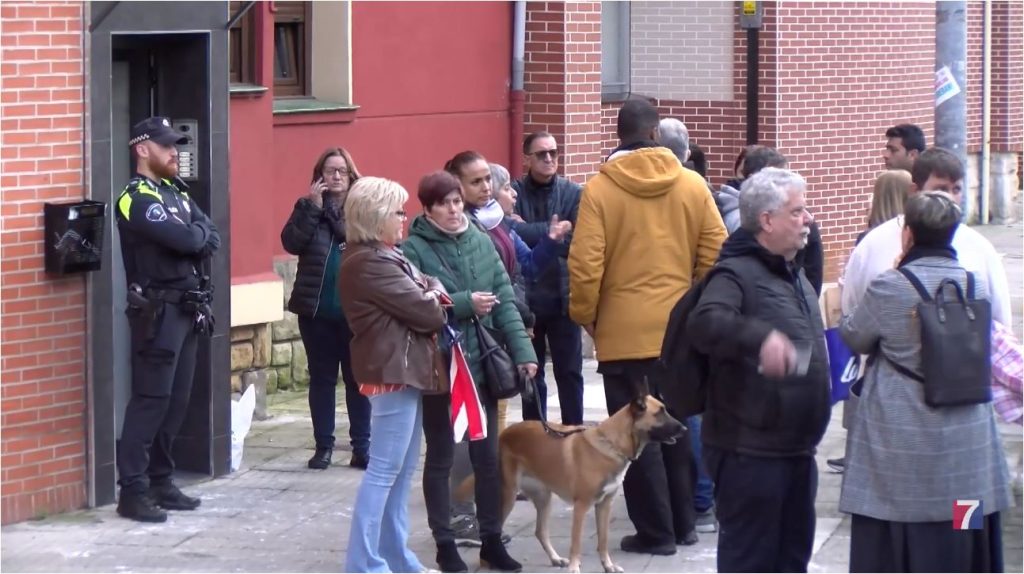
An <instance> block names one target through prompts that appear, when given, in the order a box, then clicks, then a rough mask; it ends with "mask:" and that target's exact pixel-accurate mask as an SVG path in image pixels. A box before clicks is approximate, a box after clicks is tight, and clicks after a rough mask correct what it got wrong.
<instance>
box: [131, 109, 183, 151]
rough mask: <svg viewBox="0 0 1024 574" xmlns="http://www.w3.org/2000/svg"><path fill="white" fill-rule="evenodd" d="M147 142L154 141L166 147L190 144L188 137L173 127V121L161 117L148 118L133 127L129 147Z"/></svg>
mask: <svg viewBox="0 0 1024 574" xmlns="http://www.w3.org/2000/svg"><path fill="white" fill-rule="evenodd" d="M146 140H153V141H155V142H156V143H158V144H160V145H164V146H167V145H171V144H177V145H183V144H186V143H188V137H186V136H185V135H184V134H182V133H181V132H179V131H177V130H175V129H174V128H172V127H171V120H169V119H167V118H163V117H160V116H154V117H151V118H146V119H144V120H142V121H141V122H139V123H137V124H135V125H134V126H132V133H131V138H130V139H129V140H128V145H129V146H133V145H135V144H137V143H140V142H144V141H146Z"/></svg>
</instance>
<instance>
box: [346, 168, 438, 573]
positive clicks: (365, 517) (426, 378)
mask: <svg viewBox="0 0 1024 574" xmlns="http://www.w3.org/2000/svg"><path fill="white" fill-rule="evenodd" d="M408 198H409V194H408V193H407V192H406V191H405V189H403V188H402V186H400V185H398V184H397V183H395V182H393V181H390V180H387V179H382V178H378V177H366V178H363V179H360V180H359V181H358V182H356V183H355V185H353V186H352V189H351V191H349V195H348V199H347V200H346V201H345V213H346V215H347V217H348V222H347V223H348V249H346V250H345V254H344V257H343V258H342V262H341V271H340V272H339V286H338V287H339V291H340V296H341V306H342V308H343V309H344V311H345V316H346V317H347V318H348V321H349V325H350V326H351V328H352V343H351V351H352V356H354V357H359V358H360V360H359V361H353V364H352V369H353V371H354V372H355V378H356V381H357V382H358V384H359V392H360V393H361V394H363V395H365V396H367V397H369V400H370V404H371V424H370V452H369V454H370V461H369V466H368V467H367V469H366V474H365V475H364V476H363V482H362V484H360V485H359V492H358V494H357V495H356V501H355V505H354V507H353V512H352V524H351V530H350V531H349V543H348V558H347V561H346V563H345V571H346V572H424V571H426V569H425V568H424V567H423V563H421V562H420V561H419V559H418V558H417V557H416V555H415V554H414V553H413V552H412V551H411V550H410V549H409V547H408V544H407V541H408V538H409V511H408V508H409V488H410V486H411V485H412V477H413V473H414V472H415V470H416V463H417V462H418V461H419V456H420V442H421V437H422V426H421V425H422V420H423V410H422V406H421V399H422V397H423V395H425V394H436V393H444V392H446V391H447V388H446V387H447V385H446V384H445V383H444V382H443V379H442V378H441V376H440V374H439V373H438V371H437V369H436V368H435V366H436V364H437V363H436V362H435V355H436V353H437V352H438V350H437V344H436V342H435V339H436V337H435V333H437V331H438V330H439V329H441V327H443V326H444V324H445V321H446V315H445V311H444V308H443V305H444V303H443V301H449V299H448V296H447V294H446V293H445V291H444V287H443V286H442V285H441V283H440V282H439V281H438V280H437V279H434V278H431V277H427V276H425V275H423V274H422V273H420V272H419V271H418V270H417V269H416V267H414V266H413V265H412V264H411V263H410V262H409V260H408V259H406V258H405V256H403V255H402V253H401V252H400V251H399V250H398V249H396V247H395V246H396V245H397V244H398V242H399V241H401V239H402V231H403V225H404V223H405V219H406V216H405V210H404V208H403V205H405V202H406V200H407V199H408Z"/></svg>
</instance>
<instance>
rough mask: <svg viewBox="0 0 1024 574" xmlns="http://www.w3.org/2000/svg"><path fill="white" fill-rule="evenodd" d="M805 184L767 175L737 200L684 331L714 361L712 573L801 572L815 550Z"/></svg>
mask: <svg viewBox="0 0 1024 574" xmlns="http://www.w3.org/2000/svg"><path fill="white" fill-rule="evenodd" d="M805 189H806V183H805V182H804V180H803V178H801V177H800V176H799V175H797V174H796V173H793V172H791V171H788V170H784V169H777V168H770V167H769V168H765V169H763V170H761V171H760V172H759V173H757V174H756V175H754V176H752V177H751V178H749V179H748V181H747V182H746V183H745V184H744V186H743V192H742V194H741V195H740V220H741V226H740V228H739V229H738V230H736V232H734V233H733V234H732V235H730V236H729V238H728V239H727V240H726V242H725V244H724V245H723V246H722V252H721V254H720V256H719V261H718V263H717V264H716V266H715V268H714V269H713V270H712V273H714V276H713V277H712V279H711V280H710V282H709V283H708V285H707V287H706V289H705V290H704V293H703V295H702V296H701V299H700V302H699V303H698V304H697V306H696V307H695V308H694V310H693V313H692V315H691V317H690V320H689V322H688V324H687V331H688V334H689V338H690V340H691V341H692V342H693V344H694V345H695V347H696V348H697V349H698V350H699V351H700V352H702V353H705V354H707V355H708V356H709V358H710V366H711V368H710V379H709V381H708V399H707V407H706V410H705V413H704V424H703V428H702V429H701V430H702V432H703V437H702V438H703V443H704V462H705V463H706V465H707V468H708V471H709V473H710V475H711V476H714V477H715V479H716V482H715V487H716V488H715V507H716V509H717V513H718V520H719V523H720V527H721V534H720V535H719V538H718V571H719V572H806V571H807V563H808V561H809V560H810V557H811V547H812V544H813V542H814V524H815V518H814V498H815V494H816V492H817V484H818V471H817V467H816V466H815V462H814V452H815V448H816V447H817V445H818V442H819V441H820V440H821V437H822V435H824V433H825V427H826V426H827V424H828V420H829V414H830V403H829V373H828V364H827V355H826V350H825V344H824V337H823V335H824V326H823V324H822V320H821V315H820V313H819V311H818V302H817V297H816V296H815V293H814V290H813V288H812V287H811V284H810V282H809V281H808V280H807V277H806V275H805V274H804V272H803V270H802V269H801V268H800V266H799V263H797V262H796V261H795V258H796V255H797V252H798V251H800V250H801V249H803V248H804V247H805V245H806V243H807V237H808V235H809V234H810V224H811V217H810V214H809V213H808V212H807V209H806V205H805V203H804V190H805Z"/></svg>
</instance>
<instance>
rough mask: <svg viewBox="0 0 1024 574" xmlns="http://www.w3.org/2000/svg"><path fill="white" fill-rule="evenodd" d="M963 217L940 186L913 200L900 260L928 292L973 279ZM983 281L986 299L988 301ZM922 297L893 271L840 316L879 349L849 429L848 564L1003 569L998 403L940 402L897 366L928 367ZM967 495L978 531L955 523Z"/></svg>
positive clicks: (868, 348) (1006, 493)
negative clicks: (959, 248) (961, 250)
mask: <svg viewBox="0 0 1024 574" xmlns="http://www.w3.org/2000/svg"><path fill="white" fill-rule="evenodd" d="M959 221H960V207H959V206H958V205H957V204H956V203H955V202H954V201H953V200H952V199H951V198H950V197H949V196H948V195H946V194H944V193H941V192H928V193H920V194H918V195H916V196H914V197H912V198H911V199H910V200H909V201H908V202H907V204H906V223H905V226H904V229H903V256H902V259H901V260H900V261H899V263H898V266H899V267H905V268H906V269H907V270H910V271H911V272H912V273H913V274H914V275H916V276H917V277H918V278H919V279H920V281H921V282H922V283H923V284H924V287H925V288H926V289H927V290H928V291H929V292H934V291H935V289H936V288H937V287H938V285H939V283H940V282H941V281H942V280H943V279H946V278H951V279H953V280H955V281H957V282H958V283H960V285H961V287H964V285H965V283H966V277H967V276H966V272H965V271H964V269H963V268H962V267H961V266H960V265H959V263H957V260H956V252H955V251H954V250H953V249H952V247H950V242H951V241H952V238H953V234H954V233H955V232H956V227H957V225H958V224H959ZM982 279H983V278H977V285H976V288H975V292H976V298H978V299H984V298H987V297H988V290H987V288H986V285H985V284H984V282H983V280H982ZM920 301H921V299H920V296H919V295H918V293H917V291H916V290H915V289H914V287H913V286H912V285H911V284H910V282H909V281H908V280H907V279H906V278H905V277H904V276H903V275H902V274H901V273H900V272H899V271H898V270H896V269H892V270H889V271H886V272H885V273H883V274H882V275H880V276H879V277H878V278H876V279H875V280H874V281H873V282H872V283H871V285H870V286H869V287H868V291H867V294H866V295H865V296H864V299H863V300H862V302H861V303H860V305H858V306H857V308H856V309H855V310H854V312H853V313H852V314H851V315H846V316H844V317H843V319H842V322H841V323H840V330H841V331H842V335H843V338H844V339H845V341H846V343H847V344H848V345H849V346H850V348H851V349H852V350H853V351H854V352H857V353H863V354H871V355H872V357H871V359H870V360H869V363H868V368H867V374H866V376H865V381H864V388H863V390H862V391H861V395H860V404H859V406H858V408H857V411H856V413H855V415H854V420H853V421H852V425H851V427H850V430H849V434H848V436H847V446H846V472H845V473H844V474H843V487H842V494H841V496H840V501H839V510H841V511H843V512H848V513H850V514H852V515H853V521H852V525H851V534H850V571H851V572H1001V571H1002V549H1001V546H1002V541H1001V531H1000V523H999V514H1000V511H1003V510H1006V509H1007V508H1010V506H1011V505H1012V502H1011V498H1010V487H1009V472H1008V470H1007V466H1006V459H1005V457H1004V456H1003V449H1002V446H1001V441H1000V438H999V432H998V431H997V430H996V422H995V418H994V416H993V413H992V405H991V404H990V403H982V404H971V405H963V406H953V407H937V408H936V407H930V406H928V405H927V404H926V403H925V401H924V387H923V385H922V384H921V383H919V382H917V381H916V380H914V379H913V378H911V377H909V376H906V375H903V374H901V373H900V372H899V370H898V368H902V369H906V370H909V371H910V372H914V373H917V374H918V375H920V373H921V336H920V324H919V322H918V321H917V320H916V318H915V307H916V305H917V304H918V303H919V302H920ZM893 363H896V364H898V366H899V367H896V366H894V365H893ZM958 500H977V501H980V507H979V508H978V512H980V513H982V515H983V520H981V521H980V522H981V524H982V527H981V528H980V529H978V530H966V531H965V530H957V529H956V528H955V526H954V524H953V516H954V505H955V504H956V501H958Z"/></svg>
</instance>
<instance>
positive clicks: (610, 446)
mask: <svg viewBox="0 0 1024 574" xmlns="http://www.w3.org/2000/svg"><path fill="white" fill-rule="evenodd" d="M595 430H596V431H597V432H596V434H597V439H598V441H599V442H600V443H603V444H599V445H597V446H598V448H600V449H601V450H603V451H604V452H606V453H608V454H610V455H613V456H615V458H618V459H620V460H621V461H622V462H627V461H628V462H636V459H638V458H640V453H641V452H642V451H643V449H639V450H637V451H636V452H635V453H633V455H632V456H630V455H629V454H628V453H625V452H622V450H621V449H619V445H617V444H615V443H614V442H612V440H611V439H610V438H608V437H607V436H605V434H604V433H603V432H601V429H600V428H597V429H595ZM603 447H607V448H603Z"/></svg>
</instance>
